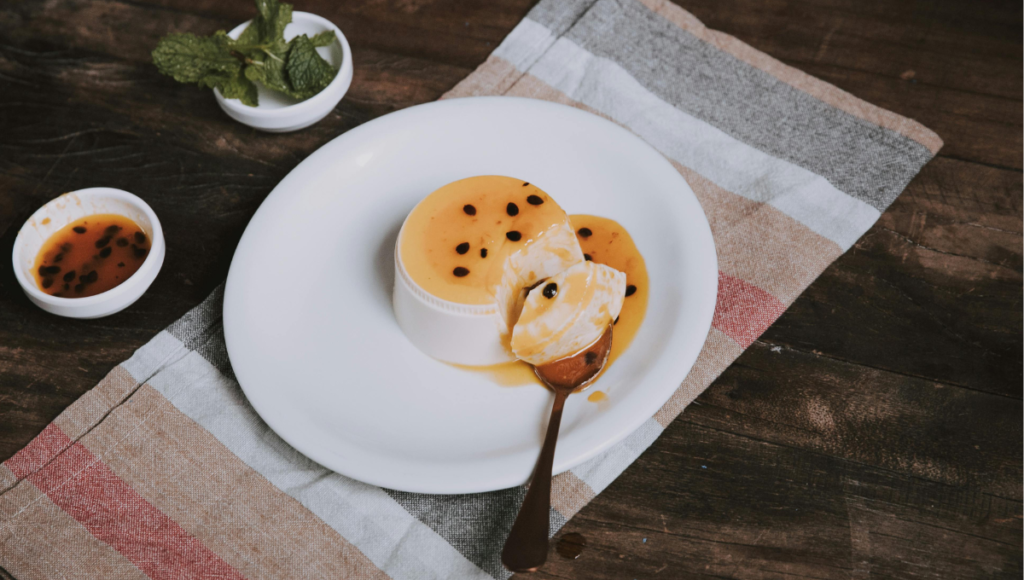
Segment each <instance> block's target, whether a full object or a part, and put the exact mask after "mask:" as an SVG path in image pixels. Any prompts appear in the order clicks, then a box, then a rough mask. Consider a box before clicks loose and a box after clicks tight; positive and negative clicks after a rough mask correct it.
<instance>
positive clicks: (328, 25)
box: [213, 12, 352, 133]
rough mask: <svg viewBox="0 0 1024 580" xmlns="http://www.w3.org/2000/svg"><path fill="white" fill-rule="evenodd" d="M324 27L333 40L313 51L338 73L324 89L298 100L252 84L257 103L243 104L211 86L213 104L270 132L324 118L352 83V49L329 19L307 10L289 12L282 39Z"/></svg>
mask: <svg viewBox="0 0 1024 580" xmlns="http://www.w3.org/2000/svg"><path fill="white" fill-rule="evenodd" d="M249 22H252V21H251V20H250V21H249ZM249 22H245V23H242V24H240V25H238V26H236V27H235V28H234V30H232V31H231V32H229V33H228V36H230V37H231V38H235V39H237V38H238V37H239V35H241V34H242V31H244V30H245V27H246V26H249ZM327 30H333V31H334V36H335V37H336V40H335V42H334V43H333V44H331V45H330V46H321V47H318V48H317V49H316V50H317V52H318V53H320V56H322V57H323V58H324V60H326V61H327V62H328V63H330V64H331V66H333V67H334V68H335V69H337V70H338V74H337V75H335V77H334V80H333V81H331V83H330V84H329V85H327V87H325V88H324V90H322V91H320V92H319V93H317V94H315V95H313V96H312V97H310V98H308V99H306V100H304V101H298V100H296V99H293V98H291V97H289V96H288V95H285V94H283V93H279V92H277V91H274V90H271V89H268V88H266V87H264V86H263V85H261V84H260V83H256V90H257V93H258V94H259V102H260V104H259V106H257V107H250V106H248V105H243V104H242V101H239V100H238V99H225V98H224V95H221V94H220V91H218V90H217V89H213V94H214V96H215V97H216V98H217V104H218V105H220V108H221V109H224V112H225V113H227V114H228V115H229V116H230V117H231V118H232V119H234V120H236V121H238V122H239V123H244V124H246V125H249V126H250V127H253V128H255V129H259V130H261V131H267V132H270V133H287V132H289V131H297V130H298V129H304V128H306V127H309V126H310V125H312V124H313V123H316V122H317V121H319V120H320V119H323V118H324V117H326V116H327V114H328V113H330V112H331V111H332V110H334V107H335V106H337V104H338V102H339V101H341V98H342V97H343V96H345V93H346V92H348V87H349V85H351V84H352V49H351V48H349V46H348V40H347V39H346V38H345V35H344V34H342V33H341V30H340V29H339V28H338V27H337V26H335V25H334V24H333V23H332V22H331V21H330V20H327V19H326V18H321V17H320V16H317V15H316V14H310V13H309V12H292V21H291V23H290V24H289V25H288V26H286V27H285V29H284V38H285V40H291V39H292V38H295V37H296V36H299V35H300V34H306V35H309V36H310V37H312V36H313V35H314V34H318V33H320V32H324V31H327Z"/></svg>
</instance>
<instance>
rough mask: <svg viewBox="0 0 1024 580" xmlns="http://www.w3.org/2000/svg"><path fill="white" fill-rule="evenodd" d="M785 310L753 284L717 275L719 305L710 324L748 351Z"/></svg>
mask: <svg viewBox="0 0 1024 580" xmlns="http://www.w3.org/2000/svg"><path fill="white" fill-rule="evenodd" d="M785 310H786V305H785V304H783V303H782V302H781V301H780V300H779V299H778V298H776V297H774V296H772V295H771V294H769V293H767V292H765V291H764V290H762V289H760V288H758V287H757V286H754V285H753V284H751V283H749V282H746V281H744V280H741V279H739V278H733V277H732V276H728V275H726V274H723V273H722V272H719V273H718V304H716V305H715V316H714V318H713V319H712V320H711V325H712V326H714V327H715V328H717V329H718V330H721V331H722V332H724V333H725V334H726V336H728V337H729V338H731V339H733V340H735V341H736V342H737V344H739V345H740V346H741V347H743V348H747V347H748V346H750V345H751V343H753V342H754V340H756V339H757V337H759V336H761V333H763V332H764V331H765V330H767V329H768V327H769V326H771V324H772V323H773V322H775V319H777V318H778V317H779V316H781V315H782V313H783V312H784V311H785Z"/></svg>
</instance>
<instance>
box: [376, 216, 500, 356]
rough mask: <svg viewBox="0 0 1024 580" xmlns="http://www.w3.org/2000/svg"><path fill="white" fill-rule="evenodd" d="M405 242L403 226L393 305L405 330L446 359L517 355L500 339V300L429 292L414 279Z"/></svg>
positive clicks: (431, 352)
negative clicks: (452, 298)
mask: <svg viewBox="0 0 1024 580" xmlns="http://www.w3.org/2000/svg"><path fill="white" fill-rule="evenodd" d="M404 230H405V225H404V224H403V226H402V231H404ZM401 243H402V232H399V234H398V242H397V243H396V244H395V290H394V293H393V294H392V305H393V307H394V310H395V318H396V319H397V320H398V326H399V328H401V329H402V332H404V333H405V336H406V337H408V339H409V340H410V341H411V342H412V343H413V344H414V345H415V346H416V347H417V348H419V349H420V350H421V351H423V352H425V353H426V354H428V355H430V356H432V357H434V358H436V359H438V360H441V361H444V362H449V363H455V364H460V365H470V366H483V365H493V364H500V363H505V362H511V361H513V360H515V357H514V356H512V354H511V353H510V352H509V351H508V349H507V348H506V347H505V346H504V345H503V343H502V339H501V336H502V333H501V329H502V328H503V327H504V325H505V323H504V321H503V319H502V317H501V314H499V313H498V308H497V306H495V305H493V304H483V305H471V304H458V303H456V302H449V301H447V300H442V299H440V298H438V297H436V296H434V295H433V294H430V293H429V292H427V291H426V290H424V289H423V288H421V287H420V285H419V284H417V283H416V282H415V281H413V279H412V277H411V276H410V275H409V273H408V272H407V271H406V269H405V266H404V265H403V264H402V253H401V252H400V251H399V248H400V247H401Z"/></svg>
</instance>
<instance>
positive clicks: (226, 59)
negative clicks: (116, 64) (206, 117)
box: [153, 0, 338, 107]
mask: <svg viewBox="0 0 1024 580" xmlns="http://www.w3.org/2000/svg"><path fill="white" fill-rule="evenodd" d="M256 11H257V14H256V17H255V18H253V20H252V22H251V23H249V26H247V27H246V29H245V30H244V31H243V32H242V34H241V35H239V37H238V40H232V39H231V38H229V37H228V35H227V34H226V33H225V32H224V31H223V30H218V31H217V32H215V33H214V34H213V35H212V36H196V35H195V34H191V33H184V34H168V35H167V36H165V37H163V38H162V39H160V43H159V44H157V46H156V48H155V49H153V64H155V65H156V67H157V69H159V70H160V72H161V73H163V74H165V75H168V76H170V77H173V78H174V80H176V81H178V82H181V83H189V84H192V83H194V84H197V85H199V86H200V87H203V88H216V89H218V90H219V91H220V92H221V94H222V95H224V97H225V98H228V99H238V100H240V101H242V102H243V103H245V104H246V105H249V106H250V107H255V106H257V105H258V104H259V99H258V97H257V94H256V85H255V84H253V83H254V82H259V83H261V84H263V85H264V86H265V87H267V88H269V89H273V90H275V91H279V92H282V93H285V94H287V95H290V96H292V97H294V98H296V99H300V100H302V99H308V98H309V97H312V96H313V95H315V94H317V93H319V92H320V91H322V90H323V89H324V88H325V87H326V86H327V85H329V84H330V83H331V81H332V80H334V77H335V75H337V74H338V71H336V70H335V69H334V67H333V66H331V65H330V64H329V63H328V62H327V61H325V60H324V59H323V58H322V57H321V56H320V55H319V54H318V53H317V52H316V47H318V46H328V45H329V44H331V43H332V42H334V32H333V31H330V30H328V31H326V32H321V33H320V34H316V35H314V36H313V37H312V38H310V37H308V36H307V35H305V34H303V35H301V36H296V37H295V38H293V39H291V40H290V41H288V42H285V40H284V29H285V27H286V26H288V24H289V23H290V22H291V21H292V5H291V4H287V3H284V2H279V1H278V0H256Z"/></svg>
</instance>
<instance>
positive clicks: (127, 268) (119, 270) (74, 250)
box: [32, 214, 151, 298]
mask: <svg viewBox="0 0 1024 580" xmlns="http://www.w3.org/2000/svg"><path fill="white" fill-rule="evenodd" d="M150 246H151V242H150V239H149V236H147V235H146V234H145V233H144V232H143V231H142V228H141V227H139V225H138V224H136V223H135V222H134V221H132V220H131V219H129V218H127V217H125V216H122V215H116V214H99V215H90V216H86V217H83V218H79V219H78V220H75V221H73V222H71V223H69V224H68V225H66V226H64V227H63V228H61V229H59V230H57V232H56V233H54V234H53V235H52V236H50V237H49V239H47V240H46V242H44V243H43V246H42V248H40V250H39V253H38V254H37V255H36V261H35V265H34V266H33V268H32V271H33V273H34V275H35V279H36V285H37V286H39V289H40V290H42V291H43V292H45V293H47V294H50V295H51V296H59V297H63V298H85V297H87V296H95V295H96V294H99V293H101V292H106V291H107V290H110V289H111V288H114V287H115V286H118V285H119V284H121V283H122V282H124V281H125V280H127V279H128V278H130V277H131V275H132V274H134V273H135V272H136V271H137V270H138V269H139V267H140V266H142V263H143V262H145V261H146V256H147V255H149V249H150Z"/></svg>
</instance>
